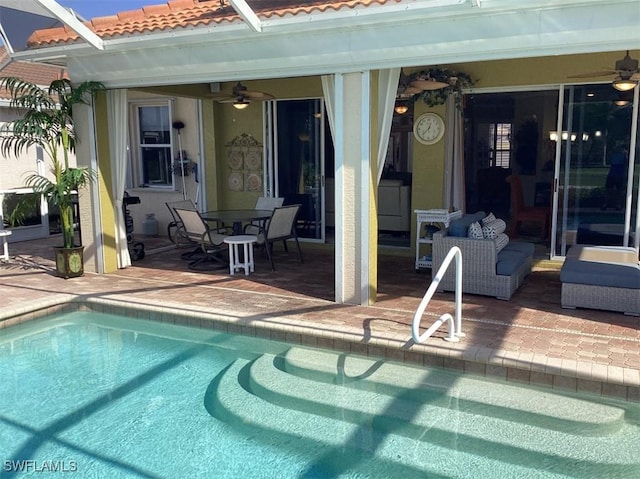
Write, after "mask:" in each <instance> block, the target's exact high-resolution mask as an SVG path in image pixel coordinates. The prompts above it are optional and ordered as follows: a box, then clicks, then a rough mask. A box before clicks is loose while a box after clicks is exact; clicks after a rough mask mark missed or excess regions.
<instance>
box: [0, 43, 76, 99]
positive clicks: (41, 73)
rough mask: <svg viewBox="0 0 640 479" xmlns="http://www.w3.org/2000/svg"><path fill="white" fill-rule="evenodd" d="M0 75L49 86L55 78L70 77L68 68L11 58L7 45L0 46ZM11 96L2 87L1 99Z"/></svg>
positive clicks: (0, 91) (0, 90)
mask: <svg viewBox="0 0 640 479" xmlns="http://www.w3.org/2000/svg"><path fill="white" fill-rule="evenodd" d="M0 77H17V78H22V79H23V80H27V81H30V82H31V83H35V84H36V85H41V86H48V85H49V83H51V82H52V81H53V80H56V79H58V78H68V75H67V72H66V70H65V69H64V68H61V67H55V66H52V65H45V64H43V63H32V62H24V61H19V60H11V58H10V57H9V54H8V53H7V49H6V47H4V46H0ZM9 98H10V95H9V93H8V92H7V91H6V90H4V89H0V99H9Z"/></svg>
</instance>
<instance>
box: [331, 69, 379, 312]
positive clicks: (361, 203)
mask: <svg viewBox="0 0 640 479" xmlns="http://www.w3.org/2000/svg"><path fill="white" fill-rule="evenodd" d="M335 80H336V82H335V93H336V102H335V110H336V111H335V152H336V153H335V161H336V175H335V187H336V202H335V215H336V229H335V234H336V239H335V271H336V272H335V284H336V294H335V300H336V302H337V303H348V304H362V305H366V304H369V290H370V287H369V286H370V285H369V214H370V182H371V166H370V157H371V155H370V132H369V131H370V118H369V117H370V109H369V98H370V88H371V86H370V75H369V72H358V73H347V74H337V75H336V77H335Z"/></svg>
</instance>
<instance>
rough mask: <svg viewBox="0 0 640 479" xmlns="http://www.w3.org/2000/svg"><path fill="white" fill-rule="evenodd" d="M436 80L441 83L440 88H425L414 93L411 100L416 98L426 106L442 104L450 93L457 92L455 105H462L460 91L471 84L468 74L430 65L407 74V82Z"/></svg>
mask: <svg viewBox="0 0 640 479" xmlns="http://www.w3.org/2000/svg"><path fill="white" fill-rule="evenodd" d="M416 81H419V82H422V81H429V82H437V83H435V84H436V85H437V84H442V85H446V86H442V88H436V89H434V88H427V89H424V90H423V91H421V92H419V93H416V94H415V95H413V97H411V101H412V102H413V103H415V102H416V101H418V100H422V101H423V102H425V103H426V104H427V105H428V106H436V105H444V104H445V102H446V101H447V97H448V96H449V95H451V94H457V93H458V95H456V96H455V99H456V107H458V108H461V107H462V95H460V94H459V93H462V91H463V90H468V89H469V88H471V87H472V86H473V83H474V80H472V79H471V77H470V76H469V75H467V74H466V73H463V72H457V71H454V70H450V69H448V68H441V67H437V66H436V67H431V68H427V69H425V70H421V71H419V72H415V73H412V74H411V75H410V76H409V82H410V84H411V82H416Z"/></svg>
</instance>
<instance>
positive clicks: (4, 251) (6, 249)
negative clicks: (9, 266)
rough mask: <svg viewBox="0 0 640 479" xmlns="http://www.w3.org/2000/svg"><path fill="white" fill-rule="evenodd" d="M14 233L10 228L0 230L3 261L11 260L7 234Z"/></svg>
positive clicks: (0, 258) (0, 256) (0, 257)
mask: <svg viewBox="0 0 640 479" xmlns="http://www.w3.org/2000/svg"><path fill="white" fill-rule="evenodd" d="M11 233H12V231H10V230H0V238H2V254H1V255H0V260H1V261H9V241H8V240H7V236H9V235H10V234H11Z"/></svg>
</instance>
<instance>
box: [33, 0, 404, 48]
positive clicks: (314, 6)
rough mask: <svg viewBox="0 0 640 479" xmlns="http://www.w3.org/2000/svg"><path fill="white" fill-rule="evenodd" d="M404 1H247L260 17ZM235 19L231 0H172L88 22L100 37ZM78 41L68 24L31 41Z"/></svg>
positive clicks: (41, 32)
mask: <svg viewBox="0 0 640 479" xmlns="http://www.w3.org/2000/svg"><path fill="white" fill-rule="evenodd" d="M401 1H403V0H306V1H305V0H247V3H248V4H249V6H250V7H251V8H252V9H253V11H254V12H255V13H256V14H257V15H258V17H259V18H261V19H269V18H272V17H284V16H289V15H290V16H295V15H305V14H313V13H318V12H326V11H329V10H335V11H338V10H343V9H354V8H363V7H368V6H370V5H374V4H377V5H383V4H386V3H395V2H401ZM236 21H242V19H241V17H240V16H239V15H238V14H237V12H236V11H235V10H234V9H233V8H232V7H231V6H230V5H229V4H228V3H225V4H224V5H223V6H221V4H220V1H219V0H169V1H168V2H167V3H163V4H159V5H150V6H145V7H142V8H141V9H138V10H129V11H125V12H120V13H118V14H117V15H110V16H105V17H97V18H94V19H92V20H91V21H90V22H86V23H85V25H87V27H89V28H90V29H91V30H93V31H94V32H95V33H96V34H97V35H98V36H100V37H101V38H103V39H110V38H117V37H126V36H133V35H139V34H142V33H145V32H157V31H163V30H166V31H168V30H174V29H180V28H195V27H200V26H207V25H211V24H222V23H232V22H236ZM77 41H80V37H79V36H78V34H77V33H75V32H74V31H73V30H71V29H70V28H68V27H62V28H51V29H47V30H39V31H37V32H34V34H33V35H31V37H30V38H29V41H28V45H29V46H30V47H42V46H46V45H54V44H59V43H65V44H68V43H73V42H77Z"/></svg>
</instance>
